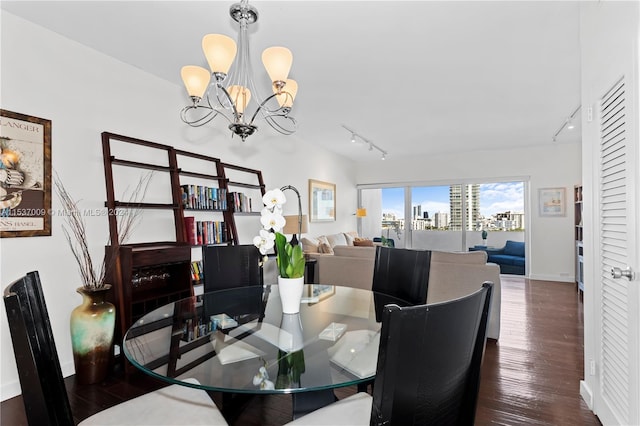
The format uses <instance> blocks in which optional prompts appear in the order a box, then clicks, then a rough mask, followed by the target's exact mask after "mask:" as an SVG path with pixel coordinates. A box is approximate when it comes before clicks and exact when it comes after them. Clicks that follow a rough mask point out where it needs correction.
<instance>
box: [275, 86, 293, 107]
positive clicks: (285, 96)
mask: <svg viewBox="0 0 640 426" xmlns="http://www.w3.org/2000/svg"><path fill="white" fill-rule="evenodd" d="M286 83H287V84H286V85H285V86H284V88H283V89H282V93H280V94H279V95H276V99H277V100H278V103H279V104H280V107H283V108H291V106H292V105H293V101H294V100H295V99H296V94H297V93H298V83H297V82H296V81H295V80H292V79H288V80H287V81H286ZM273 93H278V89H276V87H275V86H274V87H273Z"/></svg>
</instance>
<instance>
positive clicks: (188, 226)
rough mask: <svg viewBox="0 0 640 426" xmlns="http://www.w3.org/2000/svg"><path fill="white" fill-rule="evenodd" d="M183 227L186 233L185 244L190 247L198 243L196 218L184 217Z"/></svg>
mask: <svg viewBox="0 0 640 426" xmlns="http://www.w3.org/2000/svg"><path fill="white" fill-rule="evenodd" d="M184 227H185V230H186V232H187V242H188V243H189V244H191V245H192V246H195V245H196V244H197V243H198V230H197V228H196V218H195V217H193V216H185V218H184Z"/></svg>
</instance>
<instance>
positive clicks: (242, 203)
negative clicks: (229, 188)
mask: <svg viewBox="0 0 640 426" xmlns="http://www.w3.org/2000/svg"><path fill="white" fill-rule="evenodd" d="M229 202H231V203H232V207H233V211H234V212H243V213H246V212H252V211H253V208H252V206H251V197H249V196H247V195H246V194H243V193H242V192H230V193H229Z"/></svg>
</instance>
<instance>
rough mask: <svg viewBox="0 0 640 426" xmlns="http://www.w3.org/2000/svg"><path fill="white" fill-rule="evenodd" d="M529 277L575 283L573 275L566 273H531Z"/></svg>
mask: <svg viewBox="0 0 640 426" xmlns="http://www.w3.org/2000/svg"><path fill="white" fill-rule="evenodd" d="M528 278H529V279H531V280H540V281H559V282H563V283H574V284H575V281H574V279H573V277H567V276H564V275H544V274H530V275H529V277H528Z"/></svg>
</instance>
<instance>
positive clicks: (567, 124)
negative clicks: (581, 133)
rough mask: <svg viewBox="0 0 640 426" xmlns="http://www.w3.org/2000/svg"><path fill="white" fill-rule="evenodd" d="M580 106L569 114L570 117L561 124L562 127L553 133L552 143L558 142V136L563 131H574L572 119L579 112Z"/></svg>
mask: <svg viewBox="0 0 640 426" xmlns="http://www.w3.org/2000/svg"><path fill="white" fill-rule="evenodd" d="M581 107H582V106H581V105H578V107H577V108H576V109H575V110H574V111H573V112H572V113H571V115H570V116H569V117H567V118H566V120H565V121H564V122H563V123H562V126H560V128H559V129H558V131H557V132H555V134H554V135H553V141H554V142H556V141H557V140H558V135H559V134H560V133H561V132H562V131H563V130H564V129H567V130H573V129H575V127H576V126H575V125H574V124H573V119H574V118H575V116H576V114H577V113H578V111H580V108H581Z"/></svg>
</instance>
